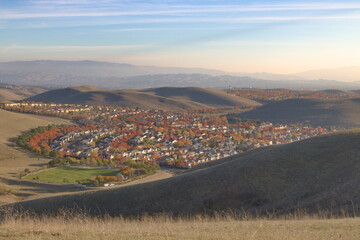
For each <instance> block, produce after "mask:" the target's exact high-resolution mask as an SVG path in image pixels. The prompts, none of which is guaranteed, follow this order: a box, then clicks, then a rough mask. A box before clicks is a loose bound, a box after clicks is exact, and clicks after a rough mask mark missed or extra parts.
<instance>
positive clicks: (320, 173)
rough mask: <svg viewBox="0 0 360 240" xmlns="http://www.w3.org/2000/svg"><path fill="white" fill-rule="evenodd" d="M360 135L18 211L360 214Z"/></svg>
mask: <svg viewBox="0 0 360 240" xmlns="http://www.w3.org/2000/svg"><path fill="white" fill-rule="evenodd" d="M359 145H360V130H352V131H343V132H337V133H334V134H329V135H324V136H319V137H314V138H309V139H306V140H303V141H300V142H295V143H290V144H284V145H277V146H272V147H267V148H262V149H258V150H256V151H251V152H248V153H245V154H239V155H236V156H232V157H230V158H228V159H227V161H224V160H221V161H217V162H216V161H214V162H213V164H211V165H210V166H207V167H200V168H199V169H195V170H194V171H191V172H189V173H185V174H182V175H178V176H175V177H172V178H169V179H165V180H161V181H157V182H151V183H146V184H141V185H137V186H129V187H123V188H117V189H116V188H115V189H111V190H101V191H96V192H88V193H85V194H74V195H68V196H61V197H51V198H46V199H39V200H32V201H26V202H21V203H17V204H16V205H15V207H21V208H22V209H24V210H31V211H34V212H36V213H45V214H52V213H55V212H57V211H58V210H60V209H63V210H64V209H67V208H69V209H74V208H80V209H83V208H85V209H86V210H87V211H88V212H89V213H91V214H93V215H101V214H109V215H112V216H119V215H125V216H126V215H137V214H144V213H149V214H154V213H172V214H174V215H193V214H199V213H211V212H213V211H228V210H232V211H239V212H248V213H249V214H250V213H257V214H261V215H262V214H263V215H266V214H268V213H269V212H271V213H277V214H285V213H289V212H292V211H297V210H299V209H300V210H306V211H308V212H311V213H316V212H318V211H329V212H331V213H333V214H341V213H350V214H351V215H352V214H359V207H360V189H359V187H358V183H359V182H360V174H359V171H360V160H359V159H360V149H359Z"/></svg>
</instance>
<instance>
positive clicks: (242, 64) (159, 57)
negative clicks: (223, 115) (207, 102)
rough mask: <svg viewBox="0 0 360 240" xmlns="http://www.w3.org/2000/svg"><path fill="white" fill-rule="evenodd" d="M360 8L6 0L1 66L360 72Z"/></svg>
mask: <svg viewBox="0 0 360 240" xmlns="http://www.w3.org/2000/svg"><path fill="white" fill-rule="evenodd" d="M359 42H360V1H347V0H344V1H297V0H293V1H271V0H270V1H241V0H240V1H221V0H220V1H211V0H208V1H172V0H149V1H142V0H133V1H128V0H103V1H96V0H78V1H76V0H27V1H26V0H0V61H14V60H38V59H55V60H84V59H90V60H99V61H111V62H122V63H132V64H138V65H156V66H179V67H203V68H214V69H220V70H226V71H233V72H262V71H266V72H273V73H294V72H300V71H304V70H308V69H314V68H334V67H344V66H354V65H359V66H360V47H359Z"/></svg>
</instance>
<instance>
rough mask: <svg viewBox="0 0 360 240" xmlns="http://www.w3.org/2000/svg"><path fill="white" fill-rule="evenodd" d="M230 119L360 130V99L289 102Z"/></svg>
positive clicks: (260, 108)
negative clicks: (358, 128)
mask: <svg viewBox="0 0 360 240" xmlns="http://www.w3.org/2000/svg"><path fill="white" fill-rule="evenodd" d="M230 117H239V118H249V119H261V120H266V121H270V122H275V123H286V124H289V123H299V122H300V123H308V124H311V125H312V126H341V127H360V98H353V99H344V100H320V99H289V100H284V101H280V102H275V103H271V104H267V105H264V106H262V107H259V108H256V109H254V110H252V111H248V112H244V113H240V114H237V115H231V116H230Z"/></svg>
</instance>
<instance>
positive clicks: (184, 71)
mask: <svg viewBox="0 0 360 240" xmlns="http://www.w3.org/2000/svg"><path fill="white" fill-rule="evenodd" d="M340 81H353V82H340ZM0 82H3V83H9V84H20V85H32V86H42V87H67V86H80V85H92V86H96V87H101V88H107V89H131V88H147V87H163V86H168V87H204V86H206V87H211V88H228V87H237V88H251V87H252V88H289V89H307V90H322V89H329V88H333V89H341V90H349V89H360V67H350V68H341V69H330V70H313V71H308V72H303V73H299V74H292V75H281V74H270V73H228V72H223V71H218V70H210V69H201V68H174V67H154V66H136V65H130V64H118V63H108V62H95V61H47V60H44V61H18V62H6V63H0Z"/></svg>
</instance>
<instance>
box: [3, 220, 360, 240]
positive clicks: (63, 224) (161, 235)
mask: <svg viewBox="0 0 360 240" xmlns="http://www.w3.org/2000/svg"><path fill="white" fill-rule="evenodd" d="M0 239H13V240H23V239H24V240H25V239H26V240H35V239H36V240H40V239H62V240H67V239H69V240H70V239H71V240H77V239H107V240H111V239H114V240H115V239H143V240H150V239H160V240H161V239H229V240H230V239H270V240H271V239H286V240H288V239H293V240H300V239H301V240H303V239H348V240H352V239H354V240H355V239H360V219H359V218H345V219H329V220H321V219H312V218H308V219H307V218H304V219H300V220H296V218H294V219H290V220H267V219H253V220H251V219H249V220H242V221H239V220H235V219H234V218H231V217H230V218H226V217H225V218H217V219H209V218H204V217H197V218H192V219H172V218H169V217H143V218H141V219H136V220H130V219H124V218H104V219H99V218H91V217H86V216H82V215H79V216H73V217H72V218H70V219H69V218H67V217H64V216H62V217H61V216H60V217H56V218H50V217H43V218H32V217H29V218H27V217H25V218H9V219H6V220H5V221H4V222H3V223H2V224H1V225H0Z"/></svg>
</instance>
